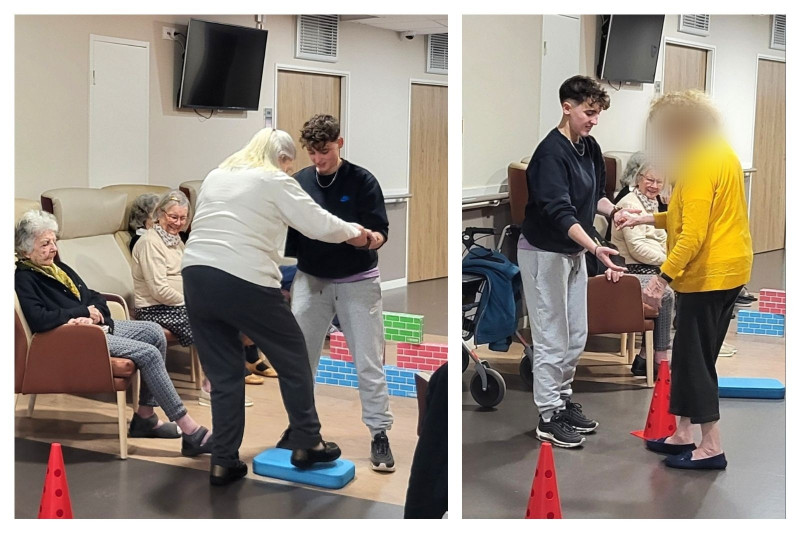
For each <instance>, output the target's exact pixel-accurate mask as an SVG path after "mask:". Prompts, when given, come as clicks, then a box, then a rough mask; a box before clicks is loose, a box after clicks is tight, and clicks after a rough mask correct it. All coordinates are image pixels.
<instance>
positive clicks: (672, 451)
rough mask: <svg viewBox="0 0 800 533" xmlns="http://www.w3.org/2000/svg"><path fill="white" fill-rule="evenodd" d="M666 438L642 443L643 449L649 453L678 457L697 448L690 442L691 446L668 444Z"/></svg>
mask: <svg viewBox="0 0 800 533" xmlns="http://www.w3.org/2000/svg"><path fill="white" fill-rule="evenodd" d="M666 440H667V437H664V438H662V439H656V440H646V441H644V445H645V447H646V448H647V449H648V450H650V451H651V452H656V453H664V454H667V455H680V454H682V453H686V452H691V451H692V450H694V449H695V448H697V446H695V445H694V443H693V442H692V443H691V444H668V443H667V442H666Z"/></svg>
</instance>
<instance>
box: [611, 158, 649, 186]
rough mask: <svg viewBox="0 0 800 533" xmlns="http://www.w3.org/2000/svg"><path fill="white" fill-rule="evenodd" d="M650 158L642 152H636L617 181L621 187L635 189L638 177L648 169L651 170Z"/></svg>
mask: <svg viewBox="0 0 800 533" xmlns="http://www.w3.org/2000/svg"><path fill="white" fill-rule="evenodd" d="M652 166H653V165H652V163H651V162H650V158H649V157H648V156H647V154H646V153H644V152H636V153H635V154H633V155H632V156H631V158H630V159H628V164H627V166H626V167H625V171H624V172H623V173H622V177H621V178H620V179H619V183H620V185H622V186H623V187H635V186H636V185H638V184H639V176H640V175H641V174H644V172H645V171H646V170H647V169H648V168H652Z"/></svg>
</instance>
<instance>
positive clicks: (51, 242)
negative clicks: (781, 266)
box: [14, 210, 212, 456]
mask: <svg viewBox="0 0 800 533" xmlns="http://www.w3.org/2000/svg"><path fill="white" fill-rule="evenodd" d="M57 232H58V224H57V223H56V219H55V217H54V216H53V215H51V214H50V213H46V212H44V211H38V210H32V211H28V212H27V213H25V214H24V215H23V216H22V218H21V219H20V221H19V222H18V223H17V226H16V228H15V236H14V246H15V251H16V254H17V258H18V261H17V265H16V266H17V268H16V272H15V274H14V286H15V290H16V292H17V297H18V298H19V303H20V306H21V307H22V312H23V314H24V315H25V318H26V320H27V321H28V325H29V326H30V328H31V331H32V332H33V333H42V332H45V331H50V330H52V329H55V328H57V327H59V326H63V325H65V324H78V325H83V326H85V327H101V328H103V330H104V331H105V332H106V339H107V341H108V351H109V354H110V355H111V356H112V357H122V358H125V359H130V360H131V361H133V362H134V364H135V365H136V367H137V368H138V369H139V372H141V376H142V386H141V391H140V395H139V409H138V411H136V412H135V413H134V414H133V419H132V420H131V425H130V436H131V437H151V438H166V439H173V438H178V437H182V438H183V443H182V448H181V453H182V454H183V455H186V456H195V455H199V454H202V453H210V452H211V446H212V439H211V431H210V430H209V429H208V428H206V427H203V426H201V425H199V424H198V423H197V422H195V421H194V420H193V419H192V417H191V416H189V414H188V412H187V411H186V407H184V405H183V402H182V401H181V399H180V397H179V396H178V393H177V392H176V391H175V387H174V386H173V385H172V381H170V378H169V375H168V374H167V369H166V367H165V366H164V360H165V357H166V351H167V341H166V339H165V338H164V332H163V331H162V329H161V327H160V326H159V325H158V324H154V323H153V322H139V321H132V320H113V319H112V318H111V313H110V312H109V310H108V305H107V304H106V300H105V298H103V296H102V295H101V294H100V293H98V292H95V291H93V290H91V289H90V288H89V287H87V286H86V284H85V283H84V282H83V280H82V279H81V278H80V276H78V274H77V273H76V272H75V271H74V270H72V269H71V268H70V267H69V266H67V265H66V264H64V263H62V262H60V261H58V260H56V253H57V252H58V248H57V246H56V233H57ZM158 406H160V407H161V408H162V409H163V410H164V413H166V415H167V418H169V420H170V422H163V421H160V420H159V419H158V416H157V415H156V414H155V412H154V410H153V408H154V407H158Z"/></svg>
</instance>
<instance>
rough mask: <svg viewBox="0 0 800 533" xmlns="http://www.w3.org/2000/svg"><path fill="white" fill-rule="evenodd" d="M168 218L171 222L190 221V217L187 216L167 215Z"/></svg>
mask: <svg viewBox="0 0 800 533" xmlns="http://www.w3.org/2000/svg"><path fill="white" fill-rule="evenodd" d="M166 217H167V220H169V221H170V222H186V221H187V220H188V219H189V217H188V216H186V215H183V216H178V215H170V214H167V215H166Z"/></svg>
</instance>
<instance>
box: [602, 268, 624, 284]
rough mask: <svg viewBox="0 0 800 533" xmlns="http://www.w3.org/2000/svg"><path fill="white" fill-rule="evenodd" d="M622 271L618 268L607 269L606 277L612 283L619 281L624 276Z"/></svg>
mask: <svg viewBox="0 0 800 533" xmlns="http://www.w3.org/2000/svg"><path fill="white" fill-rule="evenodd" d="M624 275H625V274H623V273H622V272H618V271H616V270H610V269H609V270H606V279H607V280H608V281H610V282H612V283H616V282H618V281H619V278H621V277H622V276H624Z"/></svg>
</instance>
